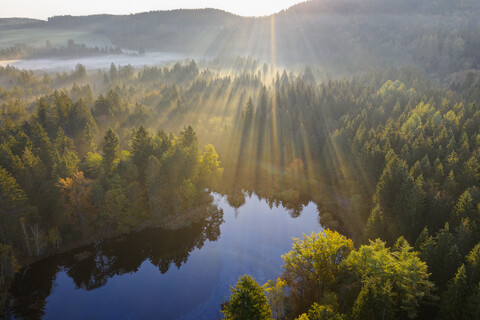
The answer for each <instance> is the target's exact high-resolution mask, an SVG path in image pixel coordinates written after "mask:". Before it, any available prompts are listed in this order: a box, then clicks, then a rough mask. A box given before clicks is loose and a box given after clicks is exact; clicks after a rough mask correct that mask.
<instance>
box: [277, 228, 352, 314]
mask: <svg viewBox="0 0 480 320" xmlns="http://www.w3.org/2000/svg"><path fill="white" fill-rule="evenodd" d="M352 250H353V243H352V241H351V240H350V239H347V238H346V237H345V236H342V235H340V234H339V233H338V232H336V231H330V230H328V229H326V230H324V231H323V232H322V233H312V234H311V235H310V236H306V235H304V236H303V239H302V240H300V239H295V240H294V243H293V247H292V251H290V252H289V253H287V254H285V255H283V256H282V258H283V260H284V263H285V264H284V265H283V268H284V273H283V276H282V277H283V278H284V279H285V282H286V283H287V285H288V286H289V287H290V295H289V296H290V297H289V299H291V301H292V302H291V303H292V307H293V313H294V314H296V315H298V314H301V313H303V312H305V311H307V310H308V308H309V307H310V306H311V305H312V303H313V302H320V301H322V299H323V298H324V297H325V296H326V294H327V293H329V292H331V291H333V290H334V289H335V288H336V285H337V283H338V281H339V280H340V279H341V277H342V276H343V275H344V268H343V264H342V262H343V260H344V259H346V258H347V257H348V255H349V254H350V251H352Z"/></svg>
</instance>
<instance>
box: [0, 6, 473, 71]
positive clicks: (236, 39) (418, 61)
mask: <svg viewBox="0 0 480 320" xmlns="http://www.w3.org/2000/svg"><path fill="white" fill-rule="evenodd" d="M479 16H480V4H478V3H477V2H474V1H459V0H458V1H435V2H432V1H426V0H423V1H410V0H408V1H402V2H398V1H393V0H388V1H379V0H368V1H358V0H342V1H333V0H315V1H309V2H305V3H301V4H298V5H296V6H293V7H291V8H290V9H288V10H284V11H282V12H280V13H278V14H275V15H272V16H268V17H262V18H247V17H240V16H236V15H233V14H230V13H227V12H224V11H220V10H215V9H201V10H200V9H199V10H173V11H156V12H147V13H139V14H133V15H125V16H115V15H93V16H84V17H74V16H58V17H52V18H49V19H48V21H45V22H44V21H30V22H28V21H24V20H18V21H17V22H15V21H16V20H12V21H10V22H9V23H8V24H6V25H5V24H2V23H1V22H0V30H2V29H5V28H8V29H12V28H14V26H15V27H17V28H35V29H44V30H46V32H50V30H52V29H61V30H75V31H82V32H88V33H91V34H95V35H97V36H101V37H105V38H107V39H110V40H111V42H112V43H113V44H114V45H116V46H119V47H121V48H123V49H130V50H140V49H145V50H147V51H166V52H176V53H182V54H185V55H190V56H194V57H199V56H205V57H207V58H213V57H221V56H231V55H241V56H247V55H249V56H254V57H256V58H258V59H260V60H263V61H267V62H275V63H277V64H280V65H302V64H305V63H308V64H312V65H320V66H322V67H324V68H325V69H326V70H327V71H332V72H335V71H338V72H357V71H361V70H365V69H369V68H377V67H384V66H387V65H388V66H392V65H394V66H402V65H414V66H416V67H420V68H424V69H425V70H426V71H427V72H429V73H440V75H447V74H450V73H453V72H455V71H461V70H468V69H478V68H479V65H480V54H479V52H480V50H479V49H480V37H479V36H478V34H479V31H480V25H479ZM12 24H13V25H14V26H12ZM346 61H348V62H347V63H346Z"/></svg>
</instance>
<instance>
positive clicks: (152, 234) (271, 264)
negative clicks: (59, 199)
mask: <svg viewBox="0 0 480 320" xmlns="http://www.w3.org/2000/svg"><path fill="white" fill-rule="evenodd" d="M215 199H216V200H215V201H216V202H217V206H218V210H215V211H214V212H212V214H211V215H210V216H209V217H208V218H206V219H204V220H203V221H201V222H199V223H197V224H194V225H191V226H190V227H188V228H184V229H181V230H163V229H149V230H145V231H142V232H139V233H136V234H131V235H128V236H123V237H121V238H118V239H112V240H107V241H103V242H101V243H98V244H96V245H94V246H89V247H84V248H81V249H78V250H74V251H73V252H69V253H67V254H62V255H58V256H55V257H52V258H48V259H45V260H42V261H40V262H39V263H37V264H35V265H32V266H31V267H30V268H29V269H28V270H26V271H25V272H24V273H23V275H21V276H19V277H18V278H17V279H16V281H15V283H14V285H13V287H12V290H11V293H12V296H13V297H14V298H15V307H14V309H13V310H12V312H13V314H14V315H15V317H17V318H28V319H31V318H42V317H43V318H44V319H151V318H156V319H216V318H219V317H220V314H219V309H220V303H222V302H223V301H224V300H225V299H226V298H228V296H229V286H230V285H233V284H235V282H236V280H237V278H238V277H239V276H240V275H242V274H245V273H248V274H252V275H253V276H254V277H256V279H257V280H258V281H259V282H261V283H264V282H266V281H267V280H268V279H271V278H275V277H278V276H279V275H280V272H281V269H280V265H281V262H282V260H281V255H282V254H283V253H285V252H287V251H288V250H289V249H290V247H291V243H292V240H291V237H299V236H301V235H302V233H303V232H305V233H310V232H311V231H318V230H320V229H321V227H320V225H319V224H318V214H317V210H316V207H315V205H313V204H309V205H308V206H306V207H305V208H303V212H302V214H301V215H300V216H299V217H297V218H292V217H291V216H290V214H289V213H288V212H287V210H285V209H284V208H282V207H279V208H275V207H274V208H272V209H271V208H270V207H269V206H268V204H267V202H266V201H265V200H259V199H258V198H257V197H256V196H253V197H251V198H247V199H246V202H245V204H244V205H243V206H242V207H240V208H238V209H234V208H232V207H230V206H229V205H228V203H227V200H226V199H225V198H224V197H220V196H215Z"/></svg>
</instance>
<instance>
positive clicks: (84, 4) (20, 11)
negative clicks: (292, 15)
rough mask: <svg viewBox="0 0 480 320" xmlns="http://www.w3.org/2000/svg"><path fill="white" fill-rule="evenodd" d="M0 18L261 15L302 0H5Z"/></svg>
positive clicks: (285, 7)
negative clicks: (194, 12)
mask: <svg viewBox="0 0 480 320" xmlns="http://www.w3.org/2000/svg"><path fill="white" fill-rule="evenodd" d="M1 2H3V3H2V5H1V10H0V18H11V17H22V18H36V19H43V20H46V19H47V18H48V17H51V16H55V15H90V14H102V13H109V14H130V13H138V12H145V11H154V10H172V9H180V8H182V9H183V8H189V9H193V8H216V9H222V10H225V11H228V12H232V13H234V14H238V15H241V16H264V15H269V14H272V13H275V12H278V11H281V10H283V9H287V8H289V7H291V6H292V5H294V4H296V3H299V2H302V0H233V1H232V0H168V1H166V0H81V1H78V0H5V1H1Z"/></svg>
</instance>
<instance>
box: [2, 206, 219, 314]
mask: <svg viewBox="0 0 480 320" xmlns="http://www.w3.org/2000/svg"><path fill="white" fill-rule="evenodd" d="M222 223H223V211H222V209H219V208H218V207H216V208H215V210H213V212H212V214H211V215H209V216H208V217H207V218H206V219H204V220H202V221H201V222H199V223H195V224H192V225H191V226H189V227H186V228H183V229H179V230H165V229H161V228H151V229H146V230H144V231H141V232H138V233H134V234H129V235H125V236H121V237H119V238H114V239H109V240H104V241H100V242H98V243H97V244H95V245H91V246H86V247H82V248H79V249H76V250H73V251H71V252H68V253H65V254H60V255H56V256H53V257H50V258H46V259H43V260H41V261H39V262H37V263H35V264H33V265H31V266H30V267H29V268H27V269H26V270H25V271H24V272H23V273H22V274H20V275H18V276H17V277H16V279H15V281H14V283H13V286H12V288H11V290H10V293H11V295H12V298H13V300H14V305H13V307H12V308H11V309H10V310H9V312H8V314H7V315H6V318H14V319H40V318H42V317H43V316H44V312H45V305H46V299H47V297H48V296H49V295H50V294H51V292H52V289H53V288H54V287H55V279H56V277H57V274H58V273H59V272H60V271H63V272H65V273H66V274H67V275H68V276H69V277H70V278H71V279H73V282H74V284H75V287H76V289H83V290H87V291H90V290H94V289H97V288H100V287H103V286H105V285H106V284H107V282H108V281H109V279H111V278H113V277H115V276H119V275H123V274H127V273H135V272H137V271H138V270H139V268H140V266H141V265H142V263H143V262H144V261H147V260H148V261H149V262H150V263H151V264H152V265H154V266H156V267H157V268H158V270H159V271H160V272H161V273H162V274H165V273H166V272H167V271H168V270H169V269H170V268H171V267H173V266H175V267H177V268H180V267H181V266H182V265H183V264H185V263H186V262H187V260H188V259H189V256H190V253H191V252H192V251H193V250H195V249H201V248H202V247H203V245H204V244H205V242H206V241H207V240H209V241H216V240H217V239H218V238H219V237H220V225H221V224H222Z"/></svg>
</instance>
